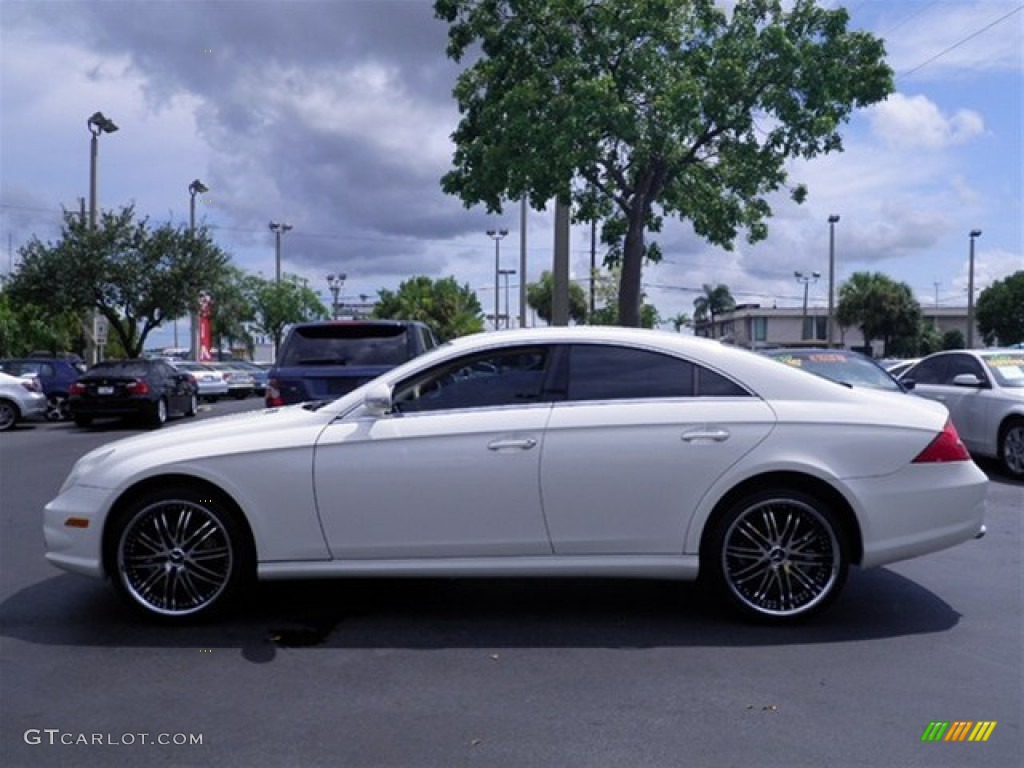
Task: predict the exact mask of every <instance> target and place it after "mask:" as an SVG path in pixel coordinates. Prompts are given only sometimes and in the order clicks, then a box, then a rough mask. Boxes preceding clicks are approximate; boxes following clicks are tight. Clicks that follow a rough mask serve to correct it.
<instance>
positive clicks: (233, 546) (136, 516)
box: [107, 487, 255, 622]
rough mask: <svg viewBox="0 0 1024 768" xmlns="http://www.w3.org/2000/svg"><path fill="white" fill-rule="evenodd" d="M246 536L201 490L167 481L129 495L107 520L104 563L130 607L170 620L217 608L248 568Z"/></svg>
mask: <svg viewBox="0 0 1024 768" xmlns="http://www.w3.org/2000/svg"><path fill="white" fill-rule="evenodd" d="M250 542H251V538H250V537H249V535H248V532H247V529H246V528H245V527H244V525H243V524H242V523H240V522H239V520H238V518H237V517H236V515H235V513H234V511H233V510H231V509H230V508H229V507H228V506H227V505H225V504H224V503H222V502H220V501H219V500H218V499H217V497H216V496H215V495H214V494H212V493H210V492H208V491H199V490H197V489H192V488H188V487H182V488H168V489H165V490H161V491H157V492H154V493H151V494H147V495H146V496H144V497H142V498H140V499H137V500H135V501H134V502H132V503H131V504H130V505H129V506H128V507H127V508H126V509H124V510H123V511H122V512H121V513H120V514H119V515H118V517H117V518H116V519H115V521H114V522H113V527H112V535H111V537H110V538H109V539H108V546H109V549H108V557H107V562H108V567H109V568H110V570H111V572H112V574H113V583H114V586H115V588H116V589H117V591H118V592H119V593H120V594H121V595H122V596H123V597H125V598H127V600H128V602H129V604H131V605H132V606H133V607H134V608H136V609H139V610H141V611H143V612H144V613H146V614H148V615H149V616H151V617H154V618H157V619H160V620H164V621H171V622H185V621H190V620H193V619H196V618H199V617H201V616H205V615H208V614H210V613H213V612H215V611H217V610H219V609H220V608H221V607H223V606H224V605H225V604H226V603H227V602H229V600H230V598H231V597H232V596H233V595H234V594H236V593H237V592H238V591H239V590H240V589H241V588H242V587H243V586H244V585H245V584H247V583H248V582H249V580H250V578H251V576H252V575H253V573H254V572H255V565H254V563H255V559H254V555H253V548H252V545H251V543H250Z"/></svg>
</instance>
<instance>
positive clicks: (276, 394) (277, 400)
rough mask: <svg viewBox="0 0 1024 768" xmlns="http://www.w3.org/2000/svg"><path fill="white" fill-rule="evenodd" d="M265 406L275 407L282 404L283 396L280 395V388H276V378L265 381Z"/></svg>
mask: <svg viewBox="0 0 1024 768" xmlns="http://www.w3.org/2000/svg"><path fill="white" fill-rule="evenodd" d="M265 403H266V406H267V408H277V407H278V406H279V405H284V404H285V402H284V398H283V397H281V390H280V389H278V388H277V379H270V380H269V381H267V392H266V400H265Z"/></svg>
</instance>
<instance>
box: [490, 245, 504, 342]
mask: <svg viewBox="0 0 1024 768" xmlns="http://www.w3.org/2000/svg"><path fill="white" fill-rule="evenodd" d="M507 234H508V230H507V229H488V230H487V236H488V237H490V238H492V239H493V240H494V330H498V329H499V328H501V312H500V311H499V307H498V304H499V303H500V302H499V301H498V298H499V297H498V290H499V284H498V283H499V280H500V278H501V239H502V238H503V237H505V236H506V235H507Z"/></svg>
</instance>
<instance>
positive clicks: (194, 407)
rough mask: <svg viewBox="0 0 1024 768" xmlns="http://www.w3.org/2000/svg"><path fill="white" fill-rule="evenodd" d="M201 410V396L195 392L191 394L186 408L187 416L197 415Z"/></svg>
mask: <svg viewBox="0 0 1024 768" xmlns="http://www.w3.org/2000/svg"><path fill="white" fill-rule="evenodd" d="M198 412H199V396H198V395H196V394H195V393H193V394H191V395H189V398H188V407H187V408H186V409H185V415H186V416H195V415H196V414H197V413H198Z"/></svg>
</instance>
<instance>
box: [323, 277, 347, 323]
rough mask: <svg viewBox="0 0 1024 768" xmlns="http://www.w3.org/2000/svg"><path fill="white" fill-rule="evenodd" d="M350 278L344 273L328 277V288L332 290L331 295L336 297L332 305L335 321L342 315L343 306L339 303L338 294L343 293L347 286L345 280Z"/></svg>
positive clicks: (332, 315) (332, 314)
mask: <svg viewBox="0 0 1024 768" xmlns="http://www.w3.org/2000/svg"><path fill="white" fill-rule="evenodd" d="M347 278H348V275H346V274H345V273H344V272H339V273H338V274H336V275H334V274H331V275H328V276H327V286H328V287H329V288H330V289H331V295H332V296H333V297H334V303H333V304H332V305H331V317H332V318H333V319H335V320H337V319H338V316H339V315H340V314H341V312H340V309H341V304H339V303H338V294H340V293H341V289H342V288H343V287H344V285H345V280H346V279H347Z"/></svg>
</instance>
